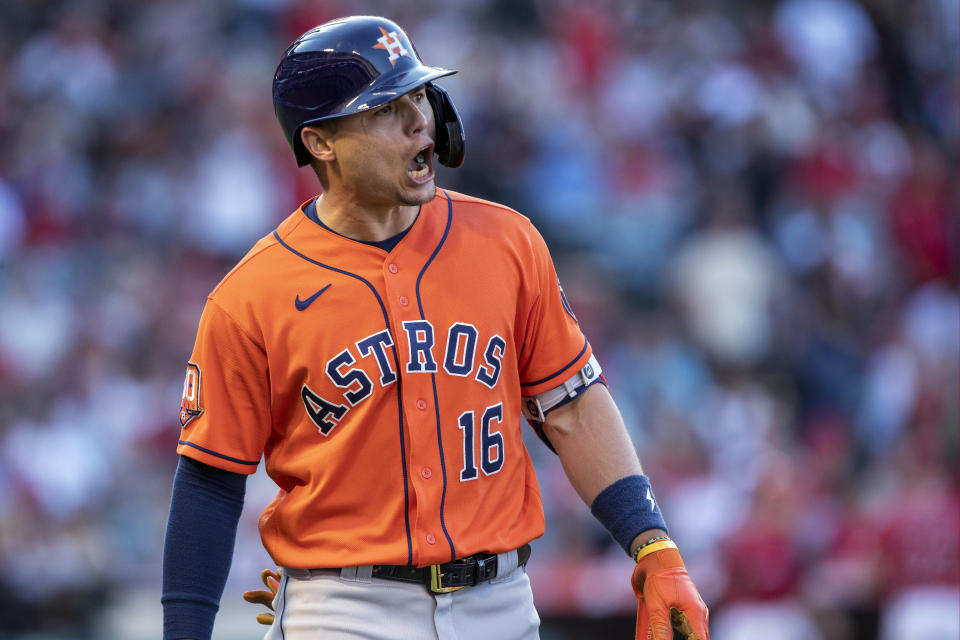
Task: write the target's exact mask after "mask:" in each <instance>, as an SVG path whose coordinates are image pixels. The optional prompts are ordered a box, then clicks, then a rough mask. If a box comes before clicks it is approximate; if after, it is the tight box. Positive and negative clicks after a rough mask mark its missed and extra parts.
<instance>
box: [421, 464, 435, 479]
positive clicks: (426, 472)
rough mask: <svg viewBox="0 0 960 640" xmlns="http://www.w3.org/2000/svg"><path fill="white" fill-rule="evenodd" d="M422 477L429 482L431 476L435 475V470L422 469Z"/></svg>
mask: <svg viewBox="0 0 960 640" xmlns="http://www.w3.org/2000/svg"><path fill="white" fill-rule="evenodd" d="M420 475H422V476H423V477H424V478H426V479H427V480H429V479H430V476H432V475H433V470H432V469H431V468H430V467H424V468H423V469H420Z"/></svg>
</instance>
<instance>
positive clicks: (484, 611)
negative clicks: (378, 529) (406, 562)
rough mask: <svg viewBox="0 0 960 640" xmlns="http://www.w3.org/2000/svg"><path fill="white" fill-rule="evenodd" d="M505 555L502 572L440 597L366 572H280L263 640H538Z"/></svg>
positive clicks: (535, 620) (524, 583)
mask: <svg viewBox="0 0 960 640" xmlns="http://www.w3.org/2000/svg"><path fill="white" fill-rule="evenodd" d="M512 554H513V565H512V566H513V567H516V552H512ZM507 555H509V554H501V558H502V560H501V563H502V564H501V565H500V566H501V567H503V568H504V569H505V570H506V571H503V572H500V575H498V576H497V577H496V578H494V579H493V580H491V581H489V582H485V583H481V584H479V585H477V586H475V587H465V588H463V589H460V590H459V591H454V592H451V593H442V594H432V593H430V591H428V590H427V589H426V588H425V587H424V586H422V585H418V584H413V583H409V582H397V581H394V580H383V579H380V578H370V577H364V574H365V573H366V575H369V567H350V568H347V569H342V570H339V571H337V570H329V571H316V570H314V571H303V570H299V571H298V570H296V569H284V570H283V578H282V580H281V582H280V588H279V590H278V591H277V597H276V598H275V599H274V601H273V605H274V609H275V611H276V617H275V619H274V622H273V626H271V627H270V630H269V631H268V632H267V635H266V636H264V640H327V639H330V640H340V639H341V638H342V639H351V640H357V639H360V638H363V639H366V640H407V639H409V640H430V639H433V640H490V639H491V638H497V639H498V640H537V639H539V637H540V634H539V627H540V617H539V616H538V615H537V610H536V609H535V608H534V606H533V593H532V592H531V591H530V580H529V578H527V572H526V570H525V569H524V568H523V567H519V568H515V569H511V565H510V564H509V563H508V562H503V560H506V558H503V556H507ZM505 565H506V566H505ZM365 570H366V571H365ZM504 574H505V575H504Z"/></svg>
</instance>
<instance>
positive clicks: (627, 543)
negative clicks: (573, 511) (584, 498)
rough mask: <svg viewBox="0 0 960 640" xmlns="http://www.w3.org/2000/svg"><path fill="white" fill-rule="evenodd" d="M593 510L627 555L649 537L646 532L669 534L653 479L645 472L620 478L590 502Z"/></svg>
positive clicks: (591, 510)
mask: <svg viewBox="0 0 960 640" xmlns="http://www.w3.org/2000/svg"><path fill="white" fill-rule="evenodd" d="M590 512H591V513H593V515H594V516H595V517H596V518H597V520H599V521H600V523H601V524H602V525H603V526H604V527H605V528H606V529H607V531H609V532H610V535H611V536H613V539H614V540H616V541H617V542H618V543H619V544H620V547H621V548H622V549H623V550H624V552H625V553H626V554H628V555H630V554H631V553H632V551H633V550H634V549H635V545H637V544H642V543H643V542H645V541H646V540H647V539H648V538H643V535H644V534H645V533H648V532H661V533H663V535H667V532H668V530H667V523H666V522H665V521H664V519H663V515H662V514H661V513H660V507H659V505H657V502H656V500H655V499H654V497H653V490H652V489H651V487H650V480H649V479H648V478H647V476H645V475H642V474H635V475H630V476H627V477H625V478H621V479H619V480H617V481H616V482H614V483H613V484H611V485H610V486H609V487H607V488H606V489H604V490H603V491H601V492H600V494H599V495H598V496H597V497H596V498H594V500H593V503H592V504H591V505H590ZM649 537H653V536H649ZM638 538H640V542H639V543H638V542H637V539H638Z"/></svg>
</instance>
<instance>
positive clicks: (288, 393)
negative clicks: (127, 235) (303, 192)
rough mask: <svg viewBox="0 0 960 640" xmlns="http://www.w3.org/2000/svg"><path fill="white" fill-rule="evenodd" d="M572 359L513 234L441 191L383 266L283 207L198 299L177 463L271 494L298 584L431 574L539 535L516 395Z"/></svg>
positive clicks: (579, 342) (510, 227)
mask: <svg viewBox="0 0 960 640" xmlns="http://www.w3.org/2000/svg"><path fill="white" fill-rule="evenodd" d="M590 356H591V349H590V346H589V344H588V343H587V340H586V338H585V337H584V335H583V333H582V332H581V331H580V327H579V326H578V324H577V322H576V319H575V318H574V317H573V314H572V313H571V312H570V311H569V308H568V307H567V306H566V303H565V300H564V298H563V294H562V292H561V290H560V287H559V283H558V281H557V276H556V273H555V270H554V266H553V262H552V260H551V258H550V254H549V252H548V250H547V247H546V245H545V243H544V241H543V239H542V238H541V236H540V234H539V233H538V232H537V231H536V229H535V228H534V227H533V225H532V224H531V223H530V221H529V220H528V219H527V218H526V217H524V216H522V215H520V214H518V213H517V212H515V211H513V210H511V209H509V208H507V207H504V206H501V205H497V204H494V203H490V202H486V201H483V200H479V199H476V198H471V197H469V196H464V195H461V194H457V193H453V192H445V191H442V190H438V191H437V196H436V197H435V198H434V199H433V200H432V201H431V202H430V203H428V204H425V205H423V206H422V207H421V210H420V213H419V215H418V217H417V219H416V221H415V222H414V223H413V225H412V226H411V228H410V230H409V231H408V232H407V234H406V236H404V237H403V239H402V240H401V241H400V242H399V243H398V244H397V245H396V246H395V247H394V248H393V250H392V251H390V252H389V253H388V252H385V251H384V250H382V249H380V248H378V247H375V246H372V245H368V244H365V243H361V242H356V241H354V240H350V239H348V238H345V237H343V236H340V235H337V234H336V233H333V232H331V231H329V230H327V229H325V228H323V227H321V226H320V225H318V224H317V223H316V222H314V221H313V220H311V219H310V218H308V217H307V215H306V214H305V212H304V207H301V208H300V209H298V210H297V211H295V212H294V213H293V214H291V215H290V217H289V218H287V219H286V220H285V221H284V222H283V223H281V224H280V226H279V227H278V228H277V230H276V231H275V232H274V233H272V234H270V235H268V236H266V237H265V238H263V239H261V240H260V241H259V242H258V243H257V244H256V246H254V248H253V249H252V250H251V251H250V252H249V253H248V254H247V255H246V256H245V257H244V258H243V260H241V261H240V263H239V264H238V265H237V266H236V267H235V268H234V269H233V270H232V271H231V272H230V273H229V274H228V275H227V276H226V277H225V278H224V279H223V281H222V282H220V284H219V285H217V287H216V288H215V289H214V291H213V292H212V293H211V294H210V296H209V298H208V300H207V304H206V306H205V308H204V311H203V316H202V318H201V320H200V327H199V331H198V335H197V340H196V345H195V347H194V350H193V354H192V356H191V358H190V363H189V365H188V369H187V378H186V382H185V384H184V397H183V401H182V405H181V413H180V417H181V422H182V424H183V429H182V431H181V435H180V444H179V446H178V449H177V451H178V452H179V453H180V454H182V455H186V456H190V457H191V458H195V459H197V460H199V461H201V462H204V463H206V464H209V465H213V466H215V467H219V468H222V469H226V470H229V471H233V472H237V473H246V474H249V473H252V472H253V471H254V470H255V469H256V467H257V465H258V463H259V461H260V458H261V456H263V457H264V459H265V461H266V470H267V473H268V474H269V475H270V477H271V478H272V479H273V480H274V481H275V482H276V483H277V485H278V486H279V487H280V491H279V493H278V494H277V496H276V498H275V499H274V500H273V502H271V503H270V505H269V506H268V507H267V508H266V509H265V510H264V512H263V515H262V516H261V518H260V533H261V536H262V539H263V544H264V546H265V547H266V549H267V551H268V552H269V553H270V555H271V557H272V558H273V560H274V561H275V562H276V563H277V564H280V565H284V566H289V567H300V568H314V567H343V566H355V565H366V564H415V565H419V566H425V565H428V564H436V563H442V562H448V561H451V560H453V559H455V558H459V557H463V556H466V555H470V554H473V553H478V552H481V551H484V552H490V553H500V552H504V551H508V550H511V549H515V548H517V547H519V546H521V545H522V544H523V543H525V542H528V541H530V540H532V539H533V538H536V537H538V536H540V535H541V534H542V533H543V530H544V520H543V508H542V504H541V500H540V493H539V489H538V487H537V481H536V477H535V475H534V470H533V466H532V464H531V462H530V458H529V456H528V454H527V452H526V450H525V448H524V446H523V442H522V440H521V425H522V420H521V398H522V397H523V396H532V395H535V394H538V393H541V392H543V391H546V390H548V389H551V388H553V387H555V386H557V385H559V384H561V383H562V382H563V381H564V380H565V379H566V378H568V377H569V376H571V375H572V374H573V373H574V372H576V371H577V370H578V369H579V368H581V367H583V366H584V365H585V364H586V363H587V361H588V360H589V358H590Z"/></svg>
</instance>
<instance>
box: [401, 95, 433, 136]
mask: <svg viewBox="0 0 960 640" xmlns="http://www.w3.org/2000/svg"><path fill="white" fill-rule="evenodd" d="M400 100H401V101H402V104H403V107H404V110H405V111H406V121H405V122H406V126H407V131H408V132H409V133H410V134H411V135H416V134H418V133H421V132H423V131H424V130H426V128H427V126H428V125H429V123H430V120H429V116H430V115H432V112H430V113H427V112H426V110H425V109H423V108H421V105H420V104H418V103H417V102H416V101H415V100H414V99H413V98H412V97H411V96H410V95H409V94H408V95H405V96H403V97H402V98H400ZM421 102H423V104H424V105H425V106H426V109H429V108H430V105H429V104H428V103H427V100H426V99H423V100H422V101H421Z"/></svg>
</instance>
